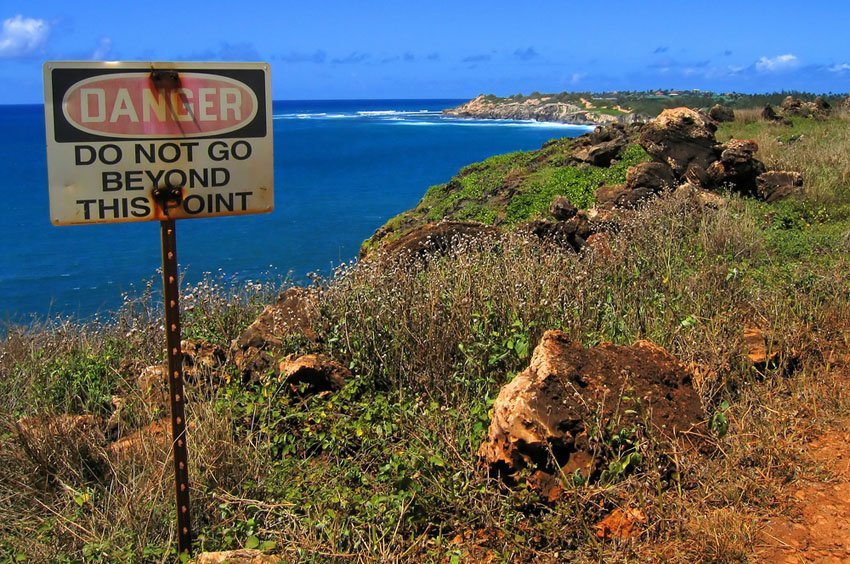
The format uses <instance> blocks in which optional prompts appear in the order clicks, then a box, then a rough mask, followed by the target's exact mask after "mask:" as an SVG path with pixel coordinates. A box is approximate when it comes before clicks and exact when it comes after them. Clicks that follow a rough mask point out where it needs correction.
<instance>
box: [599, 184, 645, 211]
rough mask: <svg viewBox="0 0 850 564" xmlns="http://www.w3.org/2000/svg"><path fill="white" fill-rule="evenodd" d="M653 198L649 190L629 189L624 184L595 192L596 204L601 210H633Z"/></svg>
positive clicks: (601, 188)
mask: <svg viewBox="0 0 850 564" xmlns="http://www.w3.org/2000/svg"><path fill="white" fill-rule="evenodd" d="M654 196H655V191H653V190H652V189H651V188H635V189H634V190H631V189H629V188H628V187H627V186H625V185H624V184H616V185H614V186H602V187H600V188H599V189H598V190H596V203H597V205H598V206H599V207H600V208H602V209H612V208H623V209H633V208H636V207H638V206H640V204H642V203H643V202H645V201H647V200H649V199H651V198H652V197H654Z"/></svg>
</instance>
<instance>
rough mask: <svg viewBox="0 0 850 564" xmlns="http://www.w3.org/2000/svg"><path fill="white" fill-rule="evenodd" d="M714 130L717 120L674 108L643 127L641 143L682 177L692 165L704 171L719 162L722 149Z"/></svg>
mask: <svg viewBox="0 0 850 564" xmlns="http://www.w3.org/2000/svg"><path fill="white" fill-rule="evenodd" d="M715 131H717V126H716V125H715V124H714V121H712V120H711V118H709V117H708V116H707V115H705V114H703V113H702V112H699V111H697V110H692V109H690V108H673V109H669V110H664V111H663V112H661V115H659V116H658V117H657V118H655V119H654V120H653V121H651V122H649V123H648V124H646V125H645V126H644V127H643V129H642V131H641V134H640V144H641V146H642V147H643V148H644V150H645V151H646V152H647V153H649V155H650V156H652V158H653V159H655V160H656V161H658V162H663V163H666V164H668V165H669V166H670V168H671V169H673V172H674V174H675V175H676V176H677V177H682V176H683V175H684V174H685V171H687V170H688V167H690V166H693V165H696V166H699V167H701V168H702V169H704V170H705V169H708V166H709V165H710V164H711V163H712V162H714V161H715V160H717V157H718V156H719V154H720V150H719V147H718V146H717V140H716V139H715V138H714V132H715Z"/></svg>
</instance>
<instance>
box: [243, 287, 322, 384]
mask: <svg viewBox="0 0 850 564" xmlns="http://www.w3.org/2000/svg"><path fill="white" fill-rule="evenodd" d="M318 319H319V309H318V304H317V302H316V296H315V295H314V294H313V293H312V292H311V291H310V290H307V289H304V288H289V289H288V290H286V291H285V292H284V293H283V294H281V296H280V297H279V298H278V300H277V303H275V304H273V305H269V306H266V307H265V309H263V311H262V313H261V314H260V315H259V317H257V319H256V320H255V321H254V322H253V323H252V324H251V325H249V326H248V328H247V329H246V330H245V331H244V332H243V333H242V335H240V336H239V338H237V339H235V340H234V341H233V343H232V344H231V347H230V353H231V357H232V359H233V362H234V363H235V364H236V367H237V368H238V369H239V371H240V373H241V374H242V379H243V381H248V380H252V379H256V378H259V377H260V376H261V375H262V374H264V373H265V372H266V371H268V370H269V369H270V368H273V367H274V364H275V362H274V361H275V359H274V353H275V352H276V351H279V350H281V349H282V348H283V345H284V342H285V341H286V340H287V339H289V338H304V339H307V340H310V341H315V340H316V339H317V335H316V332H315V330H314V326H315V324H316V323H317V322H318Z"/></svg>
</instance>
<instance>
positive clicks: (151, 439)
mask: <svg viewBox="0 0 850 564" xmlns="http://www.w3.org/2000/svg"><path fill="white" fill-rule="evenodd" d="M170 426H171V423H170V420H169V419H160V420H158V421H154V422H153V423H151V424H149V425H147V426H145V427H142V428H141V429H138V430H136V431H134V432H132V433H129V434H128V435H126V436H124V437H121V438H120V439H118V440H117V441H115V442H114V443H111V444H110V445H109V446H108V447H107V449H106V450H107V452H108V454H109V458H110V460H119V459H122V458H127V457H130V458H133V457H137V456H141V455H143V454H145V453H146V452H147V451H148V449H149V447H150V446H153V448H152V449H151V452H152V453H153V454H154V455H159V454H161V453H162V452H164V451H165V450H166V449H168V448H170V446H171V441H170V440H169V439H170V437H169V434H170V432H171V431H170Z"/></svg>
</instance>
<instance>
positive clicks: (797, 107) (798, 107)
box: [779, 96, 808, 116]
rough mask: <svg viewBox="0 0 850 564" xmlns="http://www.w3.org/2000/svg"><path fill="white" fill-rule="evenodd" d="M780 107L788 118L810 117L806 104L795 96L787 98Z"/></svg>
mask: <svg viewBox="0 0 850 564" xmlns="http://www.w3.org/2000/svg"><path fill="white" fill-rule="evenodd" d="M779 107H780V108H781V109H782V113H783V114H785V115H787V116H802V115H808V111H807V109H806V105H805V103H804V102H803V101H802V100H800V99H799V98H796V97H794V96H786V97H785V99H784V100H782V104H780V106H779Z"/></svg>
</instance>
